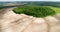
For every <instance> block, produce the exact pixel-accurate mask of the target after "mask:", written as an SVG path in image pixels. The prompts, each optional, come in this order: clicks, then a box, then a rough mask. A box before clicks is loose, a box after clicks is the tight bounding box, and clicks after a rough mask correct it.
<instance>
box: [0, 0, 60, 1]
mask: <svg viewBox="0 0 60 32" xmlns="http://www.w3.org/2000/svg"><path fill="white" fill-rule="evenodd" d="M0 1H60V0H0Z"/></svg>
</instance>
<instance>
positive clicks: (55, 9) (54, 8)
mask: <svg viewBox="0 0 60 32" xmlns="http://www.w3.org/2000/svg"><path fill="white" fill-rule="evenodd" d="M50 8H51V9H53V10H54V11H55V12H56V13H60V8H58V7H50Z"/></svg>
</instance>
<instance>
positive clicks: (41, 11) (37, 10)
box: [13, 6, 56, 17]
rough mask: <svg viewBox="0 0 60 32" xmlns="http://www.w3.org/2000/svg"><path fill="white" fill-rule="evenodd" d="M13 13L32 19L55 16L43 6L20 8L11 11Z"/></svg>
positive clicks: (49, 9)
mask: <svg viewBox="0 0 60 32" xmlns="http://www.w3.org/2000/svg"><path fill="white" fill-rule="evenodd" d="M13 11H14V12H15V13H17V14H21V13H24V14H26V15H30V16H34V17H46V16H52V15H54V14H56V13H55V11H53V10H52V9H51V8H49V7H44V6H21V7H17V8H15V9H13Z"/></svg>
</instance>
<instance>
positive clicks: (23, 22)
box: [0, 8, 60, 32]
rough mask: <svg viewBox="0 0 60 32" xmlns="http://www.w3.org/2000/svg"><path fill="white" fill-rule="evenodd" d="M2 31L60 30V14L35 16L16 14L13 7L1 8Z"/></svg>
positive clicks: (57, 31) (34, 31)
mask: <svg viewBox="0 0 60 32" xmlns="http://www.w3.org/2000/svg"><path fill="white" fill-rule="evenodd" d="M0 32H60V14H57V15H55V16H48V17H45V18H35V17H33V16H28V15H25V14H15V13H14V12H13V11H12V8H6V9H1V10H0Z"/></svg>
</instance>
